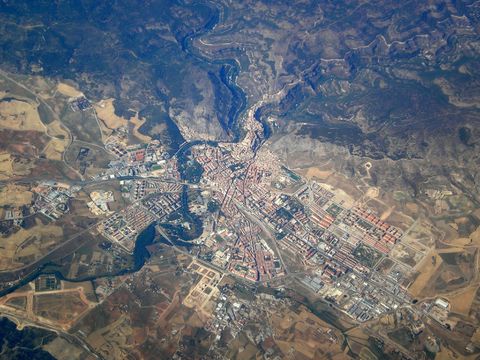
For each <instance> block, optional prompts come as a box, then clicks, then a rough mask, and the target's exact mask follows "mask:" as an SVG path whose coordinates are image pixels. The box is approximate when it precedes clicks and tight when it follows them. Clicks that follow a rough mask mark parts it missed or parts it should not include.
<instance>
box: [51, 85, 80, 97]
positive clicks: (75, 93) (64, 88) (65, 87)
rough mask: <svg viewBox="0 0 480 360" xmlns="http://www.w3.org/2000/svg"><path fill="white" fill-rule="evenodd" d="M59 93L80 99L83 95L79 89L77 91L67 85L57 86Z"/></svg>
mask: <svg viewBox="0 0 480 360" xmlns="http://www.w3.org/2000/svg"><path fill="white" fill-rule="evenodd" d="M57 91H58V92H59V93H61V94H63V95H65V96H69V97H79V96H82V95H83V93H82V92H81V91H79V90H77V89H75V88H74V87H73V86H71V85H68V84H65V83H58V85H57Z"/></svg>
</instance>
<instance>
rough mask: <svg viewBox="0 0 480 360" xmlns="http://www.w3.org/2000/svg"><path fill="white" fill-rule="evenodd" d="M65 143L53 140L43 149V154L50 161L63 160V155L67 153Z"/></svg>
mask: <svg viewBox="0 0 480 360" xmlns="http://www.w3.org/2000/svg"><path fill="white" fill-rule="evenodd" d="M65 145H66V144H65V141H64V140H59V139H52V140H51V141H50V142H49V143H48V144H47V146H46V147H45V149H43V153H44V154H45V156H46V157H47V159H49V160H57V161H61V160H62V154H63V152H64V151H65Z"/></svg>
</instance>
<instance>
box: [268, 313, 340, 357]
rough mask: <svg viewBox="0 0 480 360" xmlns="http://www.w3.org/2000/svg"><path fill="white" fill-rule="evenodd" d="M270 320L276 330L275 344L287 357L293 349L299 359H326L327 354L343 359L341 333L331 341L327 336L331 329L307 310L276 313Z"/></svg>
mask: <svg viewBox="0 0 480 360" xmlns="http://www.w3.org/2000/svg"><path fill="white" fill-rule="evenodd" d="M270 319H271V324H272V327H274V328H276V331H275V334H276V336H275V342H276V344H277V345H278V347H279V348H280V349H281V350H282V352H283V353H284V354H285V355H287V354H288V353H289V352H290V350H291V349H292V348H293V349H295V351H296V353H297V354H296V355H297V356H299V358H307V359H317V358H324V357H325V356H326V355H327V353H328V354H330V355H333V354H336V355H337V356H340V357H339V358H342V356H341V355H342V354H343V352H342V350H341V343H342V339H341V336H340V335H339V333H336V336H337V337H338V338H337V340H336V341H331V340H330V338H329V335H327V333H328V331H329V329H330V328H331V327H330V326H329V325H328V324H326V323H325V322H324V321H323V320H321V319H320V318H318V317H317V316H315V315H314V314H313V313H311V312H309V311H308V310H306V309H305V308H301V309H300V312H299V313H296V312H293V311H288V312H287V313H286V314H281V313H275V314H272V315H271V317H270Z"/></svg>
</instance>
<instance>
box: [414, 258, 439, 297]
mask: <svg viewBox="0 0 480 360" xmlns="http://www.w3.org/2000/svg"><path fill="white" fill-rule="evenodd" d="M442 262H443V260H442V258H441V257H439V256H437V253H436V251H435V250H431V251H430V252H429V253H427V254H426V256H425V257H424V258H423V260H422V261H421V262H420V263H418V264H417V266H416V269H417V271H418V273H419V274H418V276H417V277H416V279H415V280H414V282H413V283H412V284H411V285H410V287H409V288H408V291H409V292H410V293H411V294H412V296H413V297H418V296H419V295H420V294H421V293H422V291H423V289H424V288H425V287H426V286H427V285H428V284H429V282H430V279H431V278H432V276H433V275H434V274H435V273H436V271H437V270H438V269H439V268H440V266H441V265H442Z"/></svg>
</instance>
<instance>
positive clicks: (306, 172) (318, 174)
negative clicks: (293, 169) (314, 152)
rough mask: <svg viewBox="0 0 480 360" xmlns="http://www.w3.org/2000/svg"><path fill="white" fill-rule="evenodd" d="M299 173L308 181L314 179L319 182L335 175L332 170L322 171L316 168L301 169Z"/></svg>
mask: <svg viewBox="0 0 480 360" xmlns="http://www.w3.org/2000/svg"><path fill="white" fill-rule="evenodd" d="M297 171H298V172H299V173H301V174H302V175H303V176H305V177H306V178H307V179H308V180H311V179H314V178H315V179H319V180H325V179H327V178H328V177H329V176H330V175H332V173H333V171H331V170H321V169H320V168H318V167H314V166H313V167H309V168H306V169H299V170H297Z"/></svg>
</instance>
